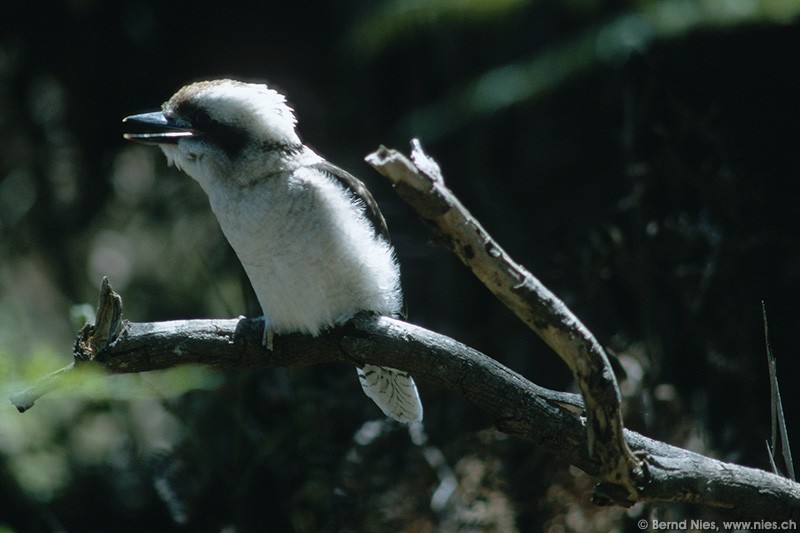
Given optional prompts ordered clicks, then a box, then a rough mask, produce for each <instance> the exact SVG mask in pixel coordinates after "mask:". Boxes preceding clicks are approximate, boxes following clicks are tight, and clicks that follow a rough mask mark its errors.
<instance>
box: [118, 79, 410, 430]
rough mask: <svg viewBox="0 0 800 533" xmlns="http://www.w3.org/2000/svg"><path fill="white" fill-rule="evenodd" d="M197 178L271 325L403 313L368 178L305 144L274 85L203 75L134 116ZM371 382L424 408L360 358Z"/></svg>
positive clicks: (383, 393)
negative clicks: (204, 77)
mask: <svg viewBox="0 0 800 533" xmlns="http://www.w3.org/2000/svg"><path fill="white" fill-rule="evenodd" d="M124 123H125V125H126V130H127V133H126V134H125V135H124V137H125V138H126V139H128V140H132V141H138V142H143V143H146V144H155V145H158V146H159V147H160V148H161V150H162V151H163V152H164V154H165V155H166V156H167V160H168V161H169V163H170V164H172V165H175V166H176V167H177V168H178V169H181V170H183V171H184V172H186V173H187V174H188V175H189V176H191V177H192V178H194V179H195V180H196V181H197V182H198V183H199V184H200V186H201V187H202V188H203V190H204V191H205V192H206V194H207V195H208V199H209V201H210V204H211V209H212V210H213V212H214V214H215V215H216V217H217V220H218V221H219V224H220V226H221V228H222V231H223V233H224V234H225V236H226V237H227V239H228V241H229V242H230V243H231V246H232V247H233V249H234V251H235V252H236V255H237V256H238V257H239V260H240V261H241V263H242V265H243V266H244V269H245V271H246V272H247V276H248V277H249V278H250V282H251V284H252V286H253V289H255V293H256V295H257V297H258V301H259V303H260V304H261V309H262V311H263V313H264V319H265V322H266V325H265V328H268V329H265V331H269V332H270V334H271V333H278V334H280V333H288V332H301V333H307V334H311V335H316V334H318V333H320V332H321V331H323V330H324V329H326V328H329V327H332V326H335V325H337V324H342V323H343V322H345V321H347V320H348V319H350V318H352V317H353V316H354V315H356V314H357V313H359V312H361V311H369V312H373V313H377V314H380V315H386V316H397V315H399V314H400V313H401V308H402V294H401V290H400V272H399V268H398V265H397V260H396V258H395V253H394V249H393V248H392V245H391V244H390V242H389V234H388V231H387V228H386V222H385V220H384V218H383V215H381V212H380V211H379V210H378V206H377V204H376V203H375V200H374V199H373V197H372V195H371V194H370V193H369V191H368V190H367V189H366V187H365V186H364V184H363V183H361V182H360V181H359V180H357V179H356V178H355V177H353V176H352V175H351V174H349V173H347V172H345V171H344V170H342V169H340V168H339V167H337V166H335V165H333V164H331V163H329V162H327V161H326V160H325V159H323V158H322V157H320V156H319V155H317V154H316V153H314V152H313V151H312V150H311V149H310V148H309V147H308V146H306V145H304V144H303V143H302V142H301V141H300V138H299V137H298V136H297V132H296V131H295V123H296V121H295V117H294V113H293V111H292V109H291V108H290V107H289V106H288V105H287V104H286V99H285V98H284V97H283V96H282V95H281V94H280V93H278V92H276V91H274V90H273V89H270V88H268V87H267V86H266V85H261V84H251V83H243V82H240V81H233V80H214V81H203V82H198V83H193V84H191V85H187V86H186V87H183V88H182V89H180V90H179V91H178V92H177V93H175V95H173V96H172V98H170V99H169V100H168V101H167V102H165V103H164V104H163V106H162V107H161V111H157V112H153V113H145V114H141V115H133V116H130V117H127V118H125V119H124ZM357 370H358V377H359V380H360V381H361V386H362V387H363V389H364V392H365V393H366V394H367V396H369V397H370V398H372V399H373V400H374V401H375V403H376V404H377V405H378V407H380V408H381V410H382V411H383V412H384V413H385V414H386V415H388V416H390V417H392V418H394V419H395V420H398V421H401V422H411V421H414V420H420V419H421V418H422V404H421V403H420V399H419V394H418V392H417V387H416V385H415V384H414V380H413V379H412V378H411V376H409V375H408V374H407V373H406V372H402V371H400V370H395V369H392V368H385V367H381V366H375V365H369V364H367V365H364V366H363V368H358V369H357Z"/></svg>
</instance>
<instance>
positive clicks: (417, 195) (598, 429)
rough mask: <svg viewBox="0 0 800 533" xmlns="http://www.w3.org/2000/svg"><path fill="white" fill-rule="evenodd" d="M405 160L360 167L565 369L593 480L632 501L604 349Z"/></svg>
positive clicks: (629, 457) (426, 170)
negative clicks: (580, 410)
mask: <svg viewBox="0 0 800 533" xmlns="http://www.w3.org/2000/svg"><path fill="white" fill-rule="evenodd" d="M411 158H412V159H413V162H412V161H411V160H409V159H407V158H406V157H405V156H404V155H403V154H401V153H399V152H397V151H396V150H390V149H386V148H383V147H382V148H380V149H378V150H377V151H376V152H374V153H372V154H370V155H368V156H367V158H366V161H367V162H368V163H369V164H371V165H372V166H373V167H375V169H376V170H378V172H380V173H381V174H383V175H385V176H386V177H388V178H389V180H390V181H391V182H392V183H393V184H394V185H395V187H396V189H397V193H398V194H399V195H400V196H401V197H402V198H403V199H404V200H406V201H407V202H408V203H409V204H410V205H411V206H412V207H413V208H414V209H416V210H417V212H418V213H419V214H420V216H421V217H422V218H423V220H424V221H426V223H427V224H428V225H429V226H430V227H431V229H432V230H433V231H434V232H435V233H437V236H438V237H440V240H442V241H443V242H445V243H446V244H447V246H448V247H449V248H450V250H452V251H453V252H454V253H455V254H456V255H457V256H458V257H459V258H460V259H461V261H463V262H464V264H465V265H467V266H468V267H469V268H470V269H471V270H472V272H473V273H474V274H475V275H476V276H477V277H478V278H479V279H480V280H481V281H482V282H483V284H484V285H486V287H487V288H488V289H489V290H490V291H492V293H494V295H495V296H497V298H498V299H500V301H502V302H503V303H504V304H505V305H506V307H508V308H509V309H510V310H511V311H513V312H514V313H515V314H516V315H517V317H519V319H520V320H522V321H523V322H525V324H527V325H528V326H529V327H530V328H531V329H533V330H534V331H535V332H536V333H537V334H538V335H539V336H540V337H541V338H542V339H543V340H544V341H545V342H546V343H547V344H548V345H549V346H550V347H551V348H552V349H553V350H554V351H555V352H556V353H557V354H558V355H559V356H560V357H561V358H562V359H563V360H564V362H566V363H567V365H568V366H569V368H570V369H571V370H572V373H573V375H574V376H575V380H576V382H577V384H578V387H579V388H580V390H581V393H582V394H583V397H584V399H585V401H586V410H587V419H588V427H589V441H588V446H589V453H590V455H592V456H593V457H596V458H597V459H598V461H599V462H600V465H601V468H600V472H601V477H602V478H603V479H604V480H606V481H608V482H610V483H614V484H618V485H620V486H621V487H623V488H624V490H625V491H627V493H628V497H629V499H630V500H631V501H636V499H637V495H636V492H637V485H638V484H639V481H638V480H637V478H638V477H640V476H641V475H642V470H641V467H640V464H639V460H638V459H637V458H636V457H635V456H634V455H633V454H632V453H631V451H630V450H629V449H628V447H627V446H626V445H625V440H624V439H623V437H622V430H623V427H624V426H623V423H622V414H621V411H620V393H619V388H618V387H617V382H616V380H615V378H614V373H613V371H612V369H611V365H610V364H609V362H608V359H607V357H606V354H605V351H604V350H603V348H602V347H601V346H600V343H598V342H597V340H596V339H595V338H594V336H593V335H592V334H591V332H590V331H589V330H588V329H587V328H586V327H585V326H584V325H583V324H582V323H581V321H580V320H578V318H577V317H576V316H575V315H574V314H572V312H571V311H570V310H569V309H568V308H567V306H566V305H564V303H563V302H562V301H561V300H559V299H558V298H557V297H556V296H555V295H554V294H553V293H552V292H550V290H548V289H547V287H545V286H544V285H543V284H542V283H541V282H540V281H539V280H538V279H537V278H536V277H535V276H533V274H531V273H530V272H528V271H527V270H526V269H525V268H524V267H523V266H521V265H519V264H518V263H516V262H515V261H514V260H513V259H512V258H511V257H510V256H509V255H508V254H507V253H506V252H505V250H503V248H501V247H500V245H499V244H498V243H497V242H495V240H494V239H492V237H491V236H490V235H489V234H488V232H487V231H486V230H485V229H484V228H483V226H481V224H480V223H479V222H478V221H477V220H476V219H475V218H474V217H473V216H472V214H470V212H469V211H468V210H467V209H466V208H465V207H464V206H463V205H462V204H461V202H460V201H459V200H458V198H456V197H455V195H453V193H452V192H451V191H450V190H449V189H448V188H447V187H445V185H444V180H443V178H442V176H441V172H440V171H439V167H438V165H437V164H436V162H435V161H433V160H432V159H430V158H429V157H428V156H427V155H425V153H424V152H423V151H422V148H421V146H420V144H419V142H418V141H416V140H414V141H412V154H411Z"/></svg>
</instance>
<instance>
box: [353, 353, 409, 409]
mask: <svg viewBox="0 0 800 533" xmlns="http://www.w3.org/2000/svg"><path fill="white" fill-rule="evenodd" d="M357 370H358V380H359V381H360V382H361V388H362V389H364V394H366V395H367V396H369V397H370V398H372V401H374V402H375V403H376V404H377V405H378V407H380V408H381V411H383V412H384V414H385V415H386V416H388V417H391V418H394V419H395V420H397V421H398V422H413V421H415V420H422V402H420V399H419V393H418V392H417V386H416V385H415V384H414V380H413V379H412V378H411V376H409V375H408V372H403V371H401V370H395V369H394V368H386V367H382V366H375V365H364V368H358V369H357Z"/></svg>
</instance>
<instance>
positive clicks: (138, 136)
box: [122, 111, 199, 144]
mask: <svg viewBox="0 0 800 533" xmlns="http://www.w3.org/2000/svg"><path fill="white" fill-rule="evenodd" d="M122 123H123V124H124V125H125V133H123V134H122V136H123V137H124V138H125V139H127V140H129V141H137V142H140V143H144V144H175V143H177V142H178V140H180V139H182V138H184V137H197V136H198V135H199V133H198V132H197V131H195V130H193V129H191V128H185V127H182V126H179V125H178V124H176V123H175V122H174V121H173V120H171V119H169V118H168V117H165V116H164V113H162V112H161V111H155V112H153V113H142V114H141V115H131V116H129V117H125V118H124V119H122Z"/></svg>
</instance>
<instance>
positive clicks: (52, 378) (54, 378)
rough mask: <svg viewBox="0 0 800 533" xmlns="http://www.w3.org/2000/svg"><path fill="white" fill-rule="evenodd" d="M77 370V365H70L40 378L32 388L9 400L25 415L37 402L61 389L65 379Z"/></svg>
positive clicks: (15, 394)
mask: <svg viewBox="0 0 800 533" xmlns="http://www.w3.org/2000/svg"><path fill="white" fill-rule="evenodd" d="M74 370H75V363H70V364H68V365H67V366H65V367H64V368H61V369H59V370H56V371H55V372H53V373H51V374H48V375H46V376H45V377H43V378H40V379H39V381H37V382H36V384H35V385H33V386H32V387H28V388H27V389H25V390H24V391H20V392H17V393H14V394H12V395H11V397H10V398H9V399H10V400H11V403H12V404H14V407H16V408H17V411H19V412H20V413H24V412H25V411H27V410H28V409H30V408H31V407H33V404H34V403H36V400H38V399H39V398H41V397H42V396H44V395H45V394H47V393H48V392H52V391H54V390H55V389H57V388H59V387H60V386H61V385H63V384H64V378H65V377H67V376H68V375H69V374H70V373H72V372H73V371H74Z"/></svg>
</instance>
